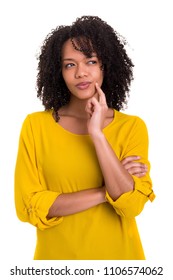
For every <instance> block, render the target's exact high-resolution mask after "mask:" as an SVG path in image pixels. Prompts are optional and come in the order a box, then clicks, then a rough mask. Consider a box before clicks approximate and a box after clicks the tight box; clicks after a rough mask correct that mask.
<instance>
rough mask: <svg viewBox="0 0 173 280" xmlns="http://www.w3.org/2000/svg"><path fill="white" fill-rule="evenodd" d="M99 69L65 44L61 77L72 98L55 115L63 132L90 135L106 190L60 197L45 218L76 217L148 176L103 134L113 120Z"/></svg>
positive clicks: (143, 167) (95, 60) (96, 62)
mask: <svg viewBox="0 0 173 280" xmlns="http://www.w3.org/2000/svg"><path fill="white" fill-rule="evenodd" d="M100 66H101V62H100V61H99V60H98V58H97V56H96V55H95V54H93V56H92V58H87V57H86V56H85V55H84V54H83V53H82V52H79V51H77V50H75V49H74V48H73V46H72V44H71V41H70V40H68V41H67V42H65V44H64V46H63V50H62V74H63V78H64V81H65V82H66V85H67V87H68V89H69V90H70V92H71V97H70V102H69V103H68V104H67V105H65V106H63V107H62V108H60V110H59V112H58V114H59V116H60V120H59V124H60V125H61V126H62V127H64V128H65V129H66V130H69V131H70V132H72V133H75V134H89V135H90V137H91V139H92V141H93V144H94V146H95V150H96V154H97V158H98V161H99V164H100V167H101V170H102V174H103V177H104V182H105V186H100V187H98V188H93V189H87V190H83V191H78V192H74V193H64V194H61V195H59V196H58V197H57V199H56V200H55V202H54V203H53V205H52V206H51V208H50V210H49V213H48V218H51V217H57V216H65V215H70V214H74V213H78V212H81V211H84V210H86V209H89V208H91V207H93V206H96V205H98V204H101V203H105V202H106V199H105V192H106V191H108V193H109V195H110V196H111V197H112V199H113V200H116V199H117V198H118V197H119V196H121V195H122V194H123V193H125V192H128V191H132V190H133V188H134V181H133V178H132V176H131V175H135V176H137V177H142V176H144V175H145V174H146V172H147V166H146V165H144V164H143V163H141V162H139V160H140V158H139V157H138V156H136V155H134V156H130V157H127V158H125V159H123V160H122V161H120V160H119V159H118V157H117V156H116V154H115V152H114V151H113V149H112V148H111V146H110V144H109V143H108V141H107V139H106V137H105V135H104V134H103V128H104V127H106V126H107V125H108V124H109V123H110V122H111V121H112V120H113V117H114V112H113V110H112V109H111V108H109V107H108V106H107V103H106V98H105V94H104V92H103V91H102V90H101V84H102V82H103V75H104V74H103V71H102V69H101V67H100Z"/></svg>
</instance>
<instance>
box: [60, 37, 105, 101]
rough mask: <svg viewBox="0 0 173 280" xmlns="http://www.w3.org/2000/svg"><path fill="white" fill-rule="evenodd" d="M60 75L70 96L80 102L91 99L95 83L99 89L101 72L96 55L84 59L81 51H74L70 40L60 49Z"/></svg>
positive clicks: (101, 77)
mask: <svg viewBox="0 0 173 280" xmlns="http://www.w3.org/2000/svg"><path fill="white" fill-rule="evenodd" d="M62 75H63V78H64V81H65V83H66V85H67V87H68V89H69V91H70V92H71V94H72V95H73V96H74V97H76V98H78V99H81V100H85V99H88V98H91V97H92V96H93V95H94V94H95V91H96V89H95V83H96V82H97V83H98V85H99V86H100V87H101V85H102V82H103V70H102V64H101V61H99V60H98V58H97V55H96V54H95V53H92V57H90V58H88V57H86V56H85V55H84V54H83V53H82V52H81V51H79V50H76V49H74V47H73V45H72V42H71V40H68V41H66V42H65V43H64V45H63V48H62Z"/></svg>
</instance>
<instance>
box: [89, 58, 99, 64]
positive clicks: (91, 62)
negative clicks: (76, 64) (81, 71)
mask: <svg viewBox="0 0 173 280" xmlns="http://www.w3.org/2000/svg"><path fill="white" fill-rule="evenodd" d="M87 63H88V64H91V65H93V64H96V63H97V60H95V59H92V60H88V62H87Z"/></svg>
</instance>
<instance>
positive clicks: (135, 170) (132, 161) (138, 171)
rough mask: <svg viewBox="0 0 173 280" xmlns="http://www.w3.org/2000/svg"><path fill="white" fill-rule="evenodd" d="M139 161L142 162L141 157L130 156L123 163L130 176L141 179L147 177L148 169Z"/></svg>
mask: <svg viewBox="0 0 173 280" xmlns="http://www.w3.org/2000/svg"><path fill="white" fill-rule="evenodd" d="M138 160H140V157H139V156H129V157H126V158H124V159H123V160H122V161H121V163H122V165H123V166H124V168H125V169H126V170H127V171H128V173H129V174H131V175H134V176H136V177H138V178H141V177H143V176H145V175H146V173H147V171H148V167H147V165H146V164H144V163H142V162H139V161H138Z"/></svg>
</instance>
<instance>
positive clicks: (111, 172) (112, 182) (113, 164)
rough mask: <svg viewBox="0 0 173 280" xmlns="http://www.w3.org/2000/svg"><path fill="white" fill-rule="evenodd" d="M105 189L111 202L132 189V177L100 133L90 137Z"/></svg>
mask: <svg viewBox="0 0 173 280" xmlns="http://www.w3.org/2000/svg"><path fill="white" fill-rule="evenodd" d="M91 138H92V140H93V143H94V146H95V150H96V154H97V158H98V161H99V164H100V167H101V170H102V174H103V177H104V181H105V186H106V189H107V191H108V193H109V195H110V196H111V197H112V199H113V200H116V199H117V198H118V197H119V196H120V195H121V194H123V193H125V192H128V191H131V190H133V188H134V181H133V178H132V176H131V175H130V174H129V173H128V172H127V170H126V169H125V168H124V166H123V165H122V164H121V162H120V161H119V159H118V158H117V156H116V154H115V152H114V151H113V149H112V147H111V146H110V144H109V143H108V141H107V139H106V137H105V136H104V134H103V133H102V132H100V133H95V134H93V135H91Z"/></svg>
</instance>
